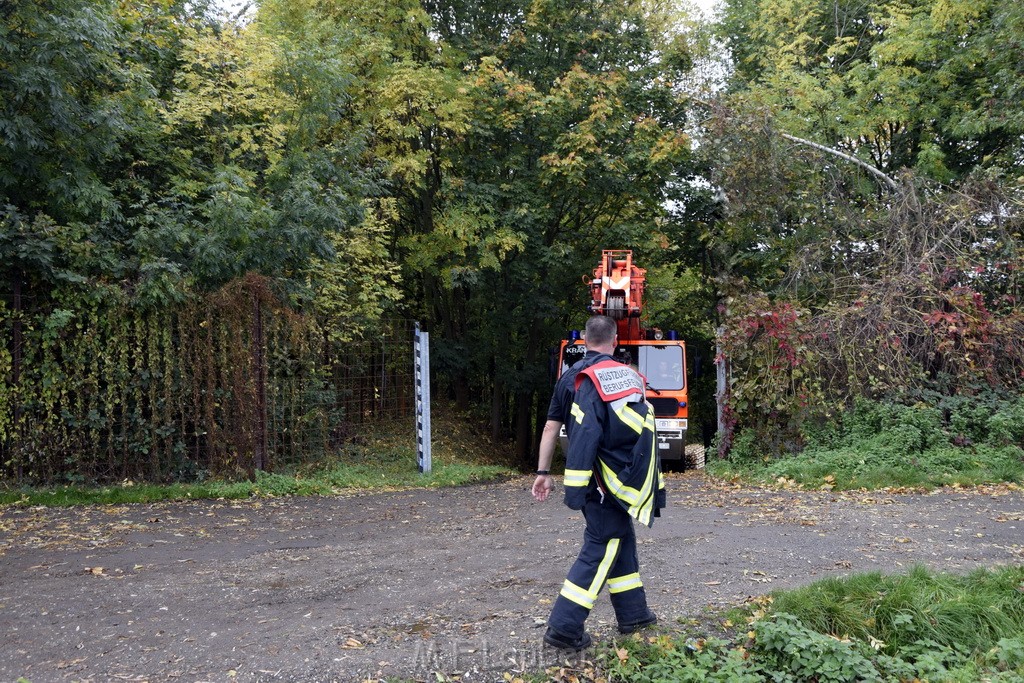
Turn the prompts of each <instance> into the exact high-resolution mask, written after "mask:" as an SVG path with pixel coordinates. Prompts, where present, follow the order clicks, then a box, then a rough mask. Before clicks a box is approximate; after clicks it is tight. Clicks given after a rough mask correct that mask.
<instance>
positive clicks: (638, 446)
mask: <svg viewBox="0 0 1024 683" xmlns="http://www.w3.org/2000/svg"><path fill="white" fill-rule="evenodd" d="M586 343H587V349H588V354H587V357H586V358H585V359H584V360H583V361H581V362H580V363H578V364H577V365H578V366H579V368H578V371H577V374H576V378H575V387H576V391H575V395H574V401H573V404H572V407H571V410H570V416H569V419H568V421H567V422H566V429H567V432H568V434H569V452H568V454H567V456H566V465H565V482H564V483H565V504H566V505H567V506H569V508H571V509H573V510H582V511H583V516H584V518H585V520H586V528H585V531H584V534H583V546H582V547H581V548H580V552H579V555H578V557H577V558H576V562H575V563H574V564H573V566H572V567H571V568H570V570H569V574H568V576H567V577H566V579H565V582H564V583H563V585H562V590H561V592H560V593H559V595H558V597H557V598H556V600H555V604H554V607H553V608H552V610H551V616H550V617H549V619H548V629H547V632H546V633H545V634H544V642H545V643H547V644H548V645H552V646H554V647H557V648H563V649H574V650H579V649H583V648H586V647H588V646H590V644H591V642H592V640H591V637H590V635H589V634H588V633H587V632H586V631H585V630H584V627H583V625H584V622H585V621H586V618H587V616H588V615H589V614H590V610H591V609H592V608H593V606H594V602H595V601H596V599H597V595H598V593H599V592H600V590H601V588H602V586H605V585H607V586H608V592H609V593H610V595H611V601H612V607H613V608H614V610H615V616H616V620H617V621H618V626H619V632H620V633H632V632H634V631H636V630H637V629H639V628H643V627H645V626H649V625H651V624H654V623H656V622H657V617H656V616H655V614H654V612H652V611H651V610H650V609H649V608H648V606H647V596H646V593H645V592H644V587H643V583H642V582H641V580H640V567H639V563H638V560H637V552H636V535H635V533H634V530H633V519H637V520H639V521H640V522H641V523H643V524H645V525H647V526H650V525H651V524H652V523H653V521H654V517H657V516H659V511H660V510H661V509H662V508H663V507H664V506H665V489H664V482H663V481H662V477H661V467H660V463H659V461H658V455H657V450H656V445H657V439H656V436H655V426H654V411H653V410H651V407H650V405H649V404H648V403H647V402H646V401H645V399H644V381H643V379H642V378H641V377H640V375H639V374H637V373H636V372H635V371H634V370H632V369H630V368H629V367H628V366H626V365H623V364H621V363H619V362H617V361H615V360H614V359H613V358H612V356H611V354H612V352H613V351H614V350H615V345H616V323H615V321H614V320H612V319H611V318H608V317H606V316H594V317H592V318H591V319H590V320H588V321H587V327H586ZM589 352H596V353H593V354H591V353H589ZM574 367H576V366H574Z"/></svg>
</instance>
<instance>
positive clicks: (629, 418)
mask: <svg viewBox="0 0 1024 683" xmlns="http://www.w3.org/2000/svg"><path fill="white" fill-rule="evenodd" d="M615 414H616V415H618V416H619V419H620V420H621V421H622V423H623V424H624V425H626V426H627V427H629V428H630V429H632V430H633V431H634V432H636V433H637V434H640V433H642V432H643V430H644V420H643V418H641V417H640V416H639V415H637V413H636V411H635V410H633V409H632V408H630V407H629V405H623V406H622V407H621V408H618V409H616V411H615Z"/></svg>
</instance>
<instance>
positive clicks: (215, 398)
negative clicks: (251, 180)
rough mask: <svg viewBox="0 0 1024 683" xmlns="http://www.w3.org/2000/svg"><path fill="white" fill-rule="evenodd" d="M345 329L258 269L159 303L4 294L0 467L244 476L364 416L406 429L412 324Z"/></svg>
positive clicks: (300, 459)
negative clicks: (45, 300)
mask: <svg viewBox="0 0 1024 683" xmlns="http://www.w3.org/2000/svg"><path fill="white" fill-rule="evenodd" d="M344 324H345V323H344V322H341V323H337V322H335V323H333V324H326V323H325V322H324V321H321V320H317V319H316V318H314V317H311V316H308V315H302V314H300V313H297V312H295V311H293V310H290V309H289V308H288V307H287V306H285V305H283V304H282V302H281V301H280V300H279V299H278V298H277V297H276V296H274V294H273V293H272V292H271V290H270V288H269V287H268V285H267V283H266V281H264V280H263V279H261V278H259V277H258V276H249V277H247V278H243V279H242V280H240V281H238V282H236V283H233V284H232V285H230V286H229V287H226V288H225V289H223V290H221V291H219V292H217V293H215V294H213V295H210V296H208V297H205V298H203V299H202V300H201V301H198V302H194V303H192V304H189V305H184V306H180V307H177V308H176V309H174V310H172V311H160V312H156V313H138V312H135V311H134V310H132V309H131V308H130V307H129V306H127V305H109V304H104V305H96V306H92V307H79V308H75V309H62V308H59V307H55V306H49V307H48V308H47V310H45V311H40V310H38V309H37V308H33V309H32V310H29V308H28V306H27V305H26V302H25V301H19V302H14V301H11V300H9V299H8V300H7V301H2V302H0V334H3V337H4V339H6V340H7V343H6V344H3V345H2V348H0V379H2V385H0V478H2V479H3V480H6V481H8V482H17V483H33V484H40V483H79V482H108V481H121V480H124V479H132V480H145V481H188V480H194V479H198V478H202V477H204V476H208V475H222V476H253V475H254V473H255V471H257V470H273V469H275V468H278V467H281V466H283V465H291V464H297V463H307V462H312V461H315V460H317V459H319V458H322V457H324V456H327V455H333V454H336V453H337V452H338V451H339V449H341V448H342V447H343V446H344V444H345V443H346V442H348V441H349V440H351V439H353V438H356V437H357V436H358V435H359V434H360V431H361V429H362V428H363V426H364V425H365V424H366V423H367V422H370V421H374V420H381V419H405V418H409V419H410V424H411V416H412V414H413V412H414V396H413V367H412V360H413V351H412V334H413V327H414V325H413V322H412V321H409V320H385V321H377V322H375V323H374V324H373V325H372V326H365V325H360V326H359V327H358V330H357V331H353V330H341V331H343V332H345V333H344V334H339V329H338V328H337V326H338V325H344ZM352 327H353V329H354V328H355V327H356V326H355V324H354V323H353V326H352ZM410 437H411V434H410Z"/></svg>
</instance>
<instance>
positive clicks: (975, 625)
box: [595, 566, 1024, 683]
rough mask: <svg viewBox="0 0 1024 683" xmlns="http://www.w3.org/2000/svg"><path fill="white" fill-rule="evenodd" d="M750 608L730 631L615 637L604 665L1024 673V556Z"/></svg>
mask: <svg viewBox="0 0 1024 683" xmlns="http://www.w3.org/2000/svg"><path fill="white" fill-rule="evenodd" d="M745 612H746V616H745V617H742V616H738V615H737V614H736V613H735V610H733V612H732V613H731V615H730V622H736V624H735V628H734V631H733V633H731V634H728V633H727V634H726V635H725V636H724V637H708V636H704V635H702V634H700V633H686V632H684V633H683V634H681V635H676V636H670V635H667V634H666V635H661V636H656V637H651V636H647V637H640V638H637V637H633V638H629V639H625V640H624V641H620V642H616V643H614V644H612V645H611V646H610V647H606V648H604V649H602V650H600V651H599V655H598V660H599V662H600V666H599V669H600V671H601V674H600V675H601V676H603V677H605V678H606V679H607V680H609V681H618V682H620V683H677V682H685V681H720V682H721V683H741V682H744V681H749V682H751V683H755V682H761V681H804V680H808V681H809V680H814V681H818V683H825V682H828V681H831V682H836V683H838V682H849V683H853V682H855V681H857V682H861V681H892V682H893V683H896V682H900V681H914V680H917V681H933V682H938V681H957V682H959V681H962V682H963V683H967V682H969V681H992V682H996V681H999V682H1003V683H1009V682H1011V681H1013V682H1015V683H1021V682H1022V681H1024V567H1020V566H1017V567H1004V568H999V569H995V570H978V571H975V572H973V573H971V574H968V575H966V576H960V575H955V574H945V573H933V572H930V571H928V570H927V569H925V568H923V567H915V568H914V569H912V570H911V571H910V572H909V573H907V574H905V575H893V576H883V575H881V574H879V573H877V572H876V573H868V574H859V575H854V576H851V577H847V578H842V579H825V580H822V581H818V582H816V583H813V584H811V585H809V586H807V587H805V588H800V589H797V590H793V591H780V592H776V593H773V594H772V595H771V596H769V597H766V598H765V599H763V600H760V601H757V602H756V603H755V604H754V605H753V606H748V607H747V608H745ZM730 622H726V623H730ZM596 678H597V677H595V679H596Z"/></svg>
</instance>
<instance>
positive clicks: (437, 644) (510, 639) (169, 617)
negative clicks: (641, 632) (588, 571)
mask: <svg viewBox="0 0 1024 683" xmlns="http://www.w3.org/2000/svg"><path fill="white" fill-rule="evenodd" d="M667 479H668V487H669V508H668V510H667V511H666V516H665V517H662V518H661V519H659V520H657V522H656V523H655V525H654V528H653V529H650V530H647V529H641V530H639V532H638V535H639V543H640V561H641V566H642V574H643V576H644V582H645V585H646V586H647V590H648V595H649V599H650V602H651V605H652V607H653V608H654V609H655V611H656V612H658V614H659V617H660V618H661V622H662V624H663V625H666V626H667V627H668V628H671V627H672V626H673V625H676V626H678V625H679V622H680V621H685V620H689V619H691V618H700V616H701V615H706V614H708V613H709V610H714V609H717V608H719V607H722V606H726V605H731V604H736V603H739V602H742V601H744V600H745V599H747V598H749V597H751V596H757V595H761V594H764V593H768V592H770V591H772V590H775V589H779V588H789V587H794V586H798V585H802V584H806V583H809V582H811V581H813V580H815V579H817V578H821V577H824V576H830V575H844V574H848V573H851V572H859V571H865V570H881V571H885V572H889V571H901V569H902V568H906V567H909V566H910V565H913V564H915V563H921V564H924V565H927V566H928V567H930V568H933V569H941V570H950V571H956V572H965V571H969V570H971V569H973V568H976V567H991V566H994V565H1000V564H1011V563H1021V562H1024V536H1022V534H1021V530H1022V529H1024V521H1022V520H1024V494H1022V492H1021V491H1020V490H1019V489H1017V488H1014V487H1009V488H1007V487H992V488H984V489H974V490H953V489H945V490H941V491H937V492H933V493H930V494H912V493H906V494H904V493H898V494H897V493H878V492H875V493H843V494H838V493H831V492H802V491H795V490H785V489H779V490H776V489H762V488H751V487H746V486H740V485H734V484H727V483H722V482H717V481H713V480H710V479H708V478H706V477H704V476H703V475H701V474H698V473H685V474H673V475H668V477H667ZM531 483H532V477H522V478H515V479H510V480H506V481H502V482H498V483H492V484H487V485H479V486H468V487H462V488H455V489H444V490H405V491H392V492H384V493H367V494H357V495H347V496H340V497H336V498H285V499H254V500H245V501H196V502H185V503H163V504H156V505H132V506H99V507H79V508H71V509H48V508H31V509H13V508H9V509H3V510H0V629H2V632H3V638H2V640H0V681H16V680H18V678H19V677H24V678H26V679H28V680H30V681H32V682H33V683H44V682H46V681H190V682H192V681H342V682H349V681H366V680H370V681H377V680H383V679H385V678H386V677H389V676H394V677H402V678H410V679H414V680H430V681H436V680H438V679H437V677H436V675H435V672H441V673H443V674H445V675H453V674H458V675H460V677H461V679H460V680H462V681H467V682H472V681H484V682H489V681H498V680H502V679H503V674H504V673H506V672H510V673H515V672H517V671H521V670H524V669H526V670H535V669H537V668H540V667H545V666H550V665H553V664H556V663H558V662H560V661H563V660H564V659H565V657H564V656H561V655H559V653H557V652H555V651H553V650H551V649H550V648H543V647H541V645H540V638H541V635H542V632H543V631H542V628H543V626H542V625H543V623H544V619H545V618H546V616H547V613H548V610H549V609H550V605H551V600H552V599H553V598H554V596H555V594H556V593H557V591H558V589H559V587H560V585H561V581H562V579H563V578H564V576H565V572H566V570H567V569H568V567H569V565H570V563H571V562H572V560H573V558H574V557H575V554H576V551H577V549H578V545H579V542H580V537H581V534H582V526H583V525H582V518H581V517H580V516H579V515H578V513H574V512H572V511H570V510H568V509H567V508H565V507H564V506H563V505H562V504H561V502H560V498H561V491H560V487H559V489H558V490H556V493H555V495H554V496H552V499H550V500H548V501H547V502H545V503H537V502H535V501H533V499H532V498H531V497H530V493H529V488H530V484H531ZM588 628H589V629H590V630H591V632H592V633H593V634H594V635H595V637H596V638H597V639H599V640H608V639H610V638H612V637H613V636H614V635H615V620H614V616H613V614H612V611H611V608H610V605H609V604H608V599H607V594H602V596H601V598H600V600H599V601H598V605H597V607H596V608H595V610H594V613H593V614H592V615H591V618H590V621H589V622H588ZM584 656H586V654H584Z"/></svg>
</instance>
